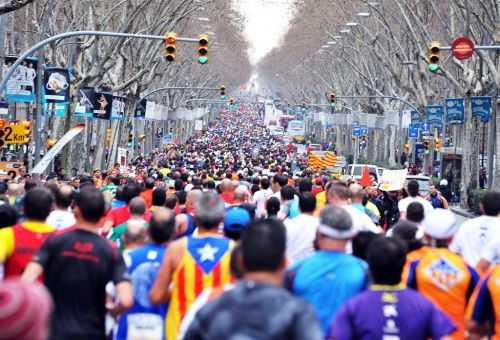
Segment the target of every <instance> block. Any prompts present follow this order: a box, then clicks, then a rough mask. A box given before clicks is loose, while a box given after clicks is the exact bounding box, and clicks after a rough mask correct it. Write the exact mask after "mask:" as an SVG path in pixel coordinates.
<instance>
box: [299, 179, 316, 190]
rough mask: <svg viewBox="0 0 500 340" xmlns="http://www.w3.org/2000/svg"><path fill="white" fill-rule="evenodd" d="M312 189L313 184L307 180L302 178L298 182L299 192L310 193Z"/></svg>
mask: <svg viewBox="0 0 500 340" xmlns="http://www.w3.org/2000/svg"><path fill="white" fill-rule="evenodd" d="M312 187H313V184H312V181H311V180H310V179H309V178H304V179H302V180H300V182H299V192H311V191H312Z"/></svg>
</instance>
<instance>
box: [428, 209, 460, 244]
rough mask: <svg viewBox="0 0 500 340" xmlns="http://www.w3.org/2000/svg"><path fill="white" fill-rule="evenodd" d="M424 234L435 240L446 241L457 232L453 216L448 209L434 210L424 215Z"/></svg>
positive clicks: (456, 224) (455, 220)
mask: <svg viewBox="0 0 500 340" xmlns="http://www.w3.org/2000/svg"><path fill="white" fill-rule="evenodd" d="M422 225H423V227H424V233H425V234H426V235H429V236H430V237H432V238H434V239H437V240H446V239H449V238H451V237H453V235H455V233H456V232H457V230H458V223H457V219H456V217H455V215H454V214H453V213H452V212H451V211H450V210H448V209H434V210H433V211H431V212H428V213H426V215H425V219H424V221H423V223H422Z"/></svg>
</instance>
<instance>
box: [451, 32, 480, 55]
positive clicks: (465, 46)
mask: <svg viewBox="0 0 500 340" xmlns="http://www.w3.org/2000/svg"><path fill="white" fill-rule="evenodd" d="M474 48H475V46H474V43H473V42H472V40H470V39H469V38H468V37H460V38H457V39H455V40H454V41H453V43H452V44H451V53H452V54H453V56H454V57H455V58H457V59H458V60H466V59H469V58H470V57H472V54H473V53H474Z"/></svg>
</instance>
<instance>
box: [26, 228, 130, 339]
mask: <svg viewBox="0 0 500 340" xmlns="http://www.w3.org/2000/svg"><path fill="white" fill-rule="evenodd" d="M34 260H35V261H37V262H38V263H40V264H41V265H42V266H43V269H44V277H45V285H46V286H47V288H48V289H49V291H50V293H51V295H52V298H53V299H54V304H55V310H54V313H53V316H52V324H51V334H50V339H53V340H56V339H57V340H66V339H68V340H80V339H82V340H83V339H96V340H100V339H105V327H104V322H105V321H104V320H105V313H106V308H105V297H106V291H105V289H106V284H107V283H108V282H110V281H112V282H114V283H115V284H116V283H119V282H121V281H128V280H129V277H128V273H127V269H126V266H125V264H124V262H123V258H122V256H121V255H120V253H119V252H118V250H117V249H115V248H114V247H113V246H112V245H111V244H110V243H109V242H108V241H107V240H106V239H103V238H101V237H100V236H98V235H97V234H95V233H92V232H90V231H86V230H82V229H72V230H69V231H66V232H61V233H56V234H54V235H52V236H51V237H49V238H48V239H47V241H46V242H45V243H44V244H43V246H42V248H41V249H40V251H39V252H38V254H37V255H36V256H35V257H34Z"/></svg>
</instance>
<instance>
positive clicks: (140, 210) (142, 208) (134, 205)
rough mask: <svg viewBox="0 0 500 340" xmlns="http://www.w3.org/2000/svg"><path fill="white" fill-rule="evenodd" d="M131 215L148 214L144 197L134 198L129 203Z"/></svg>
mask: <svg viewBox="0 0 500 340" xmlns="http://www.w3.org/2000/svg"><path fill="white" fill-rule="evenodd" d="M128 209H129V210H130V214H131V215H144V214H145V213H146V202H144V199H143V198H142V197H134V198H132V200H131V201H130V202H129V203H128Z"/></svg>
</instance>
